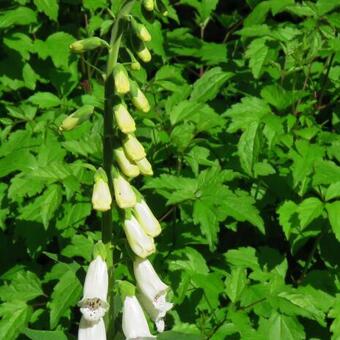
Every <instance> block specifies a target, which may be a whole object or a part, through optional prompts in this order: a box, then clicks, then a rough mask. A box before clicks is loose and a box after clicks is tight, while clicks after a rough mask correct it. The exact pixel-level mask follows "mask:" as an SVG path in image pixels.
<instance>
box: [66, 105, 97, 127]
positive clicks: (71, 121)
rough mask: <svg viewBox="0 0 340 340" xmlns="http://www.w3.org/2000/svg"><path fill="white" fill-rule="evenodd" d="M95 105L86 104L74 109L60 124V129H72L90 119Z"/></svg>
mask: <svg viewBox="0 0 340 340" xmlns="http://www.w3.org/2000/svg"><path fill="white" fill-rule="evenodd" d="M93 110H94V107H93V106H92V105H84V106H82V107H81V108H79V109H78V110H76V111H74V112H73V113H72V114H70V115H69V116H68V117H66V118H65V119H64V120H63V122H62V123H61V125H60V126H59V130H60V131H61V132H62V131H70V130H72V129H74V128H75V127H77V126H79V125H80V124H81V123H83V122H84V121H86V120H88V119H89V118H90V116H91V115H92V113H93Z"/></svg>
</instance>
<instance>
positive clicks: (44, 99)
mask: <svg viewBox="0 0 340 340" xmlns="http://www.w3.org/2000/svg"><path fill="white" fill-rule="evenodd" d="M28 100H29V101H30V102H31V103H33V104H35V105H37V106H39V107H40V108H42V109H49V108H51V107H56V106H59V105H60V103H61V102H60V99H59V98H58V97H57V96H56V95H55V94H53V93H51V92H36V93H35V94H34V95H32V96H31V97H29V98H28Z"/></svg>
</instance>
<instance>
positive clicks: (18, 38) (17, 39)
mask: <svg viewBox="0 0 340 340" xmlns="http://www.w3.org/2000/svg"><path fill="white" fill-rule="evenodd" d="M4 44H5V45H6V46H8V47H9V48H11V49H13V50H16V51H18V52H19V53H20V54H21V56H22V58H23V59H24V60H28V59H29V57H30V52H31V49H32V46H33V44H32V40H31V38H30V37H29V36H28V35H26V34H23V33H20V32H13V33H11V34H8V35H6V36H5V37H4Z"/></svg>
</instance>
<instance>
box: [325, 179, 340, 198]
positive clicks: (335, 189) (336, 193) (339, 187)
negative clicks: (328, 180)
mask: <svg viewBox="0 0 340 340" xmlns="http://www.w3.org/2000/svg"><path fill="white" fill-rule="evenodd" d="M339 197H340V181H339V182H335V183H332V184H331V185H330V186H329V187H328V189H327V191H326V194H325V200H326V201H330V200H332V199H334V198H339Z"/></svg>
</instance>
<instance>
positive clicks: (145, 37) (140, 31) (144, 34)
mask: <svg viewBox="0 0 340 340" xmlns="http://www.w3.org/2000/svg"><path fill="white" fill-rule="evenodd" d="M131 24H132V28H133V30H134V32H135V33H136V35H137V37H138V38H139V39H140V40H142V41H144V42H148V41H150V40H151V35H150V33H149V31H148V30H147V28H146V27H145V26H144V25H142V24H140V23H138V22H137V21H136V20H135V19H134V18H131Z"/></svg>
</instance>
